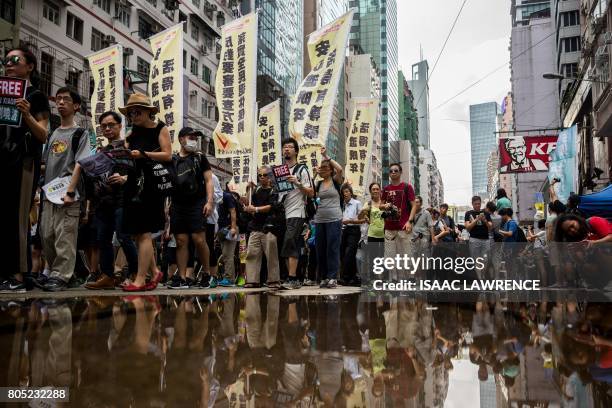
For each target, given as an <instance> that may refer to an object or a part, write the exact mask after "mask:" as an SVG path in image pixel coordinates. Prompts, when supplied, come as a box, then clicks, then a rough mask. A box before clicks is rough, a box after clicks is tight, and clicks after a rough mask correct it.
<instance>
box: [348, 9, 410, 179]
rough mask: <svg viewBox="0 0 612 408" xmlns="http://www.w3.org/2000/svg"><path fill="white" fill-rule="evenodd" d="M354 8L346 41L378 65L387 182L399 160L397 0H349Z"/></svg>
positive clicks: (384, 173)
mask: <svg viewBox="0 0 612 408" xmlns="http://www.w3.org/2000/svg"><path fill="white" fill-rule="evenodd" d="M349 7H355V8H356V9H357V12H356V16H355V18H354V21H353V26H352V27H351V33H350V37H349V38H350V40H349V45H350V46H351V48H353V49H357V48H359V49H361V50H362V51H363V52H364V53H367V54H370V55H371V56H372V58H373V59H374V61H375V62H376V66H377V67H379V68H380V82H381V111H382V171H383V177H382V180H383V183H385V184H386V183H388V180H389V177H388V175H389V174H388V171H389V163H393V162H397V161H399V146H398V144H397V143H393V142H396V141H397V140H398V135H397V132H398V93H397V90H398V80H397V71H398V53H397V2H396V0H350V1H349Z"/></svg>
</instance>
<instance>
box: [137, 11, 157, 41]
mask: <svg viewBox="0 0 612 408" xmlns="http://www.w3.org/2000/svg"><path fill="white" fill-rule="evenodd" d="M153 34H155V32H154V31H153V24H152V23H151V22H150V21H149V20H147V19H146V18H144V17H143V16H138V35H139V36H140V38H149V37H150V36H152V35H153Z"/></svg>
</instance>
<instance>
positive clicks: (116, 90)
mask: <svg viewBox="0 0 612 408" xmlns="http://www.w3.org/2000/svg"><path fill="white" fill-rule="evenodd" d="M87 60H88V61H89V67H90V68H91V76H92V77H93V80H94V92H93V95H92V96H91V111H92V115H91V124H92V127H93V129H95V133H96V143H97V144H101V143H102V142H103V141H104V142H106V139H105V138H104V137H103V136H102V129H101V128H100V125H99V119H100V115H101V114H103V113H104V112H106V111H114V112H116V111H117V107H118V106H123V47H122V46H121V45H120V44H117V45H113V46H111V47H108V48H105V49H103V50H100V51H98V52H96V53H94V54H90V55H88V56H87ZM122 133H123V132H122Z"/></svg>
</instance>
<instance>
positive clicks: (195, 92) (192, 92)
mask: <svg viewBox="0 0 612 408" xmlns="http://www.w3.org/2000/svg"><path fill="white" fill-rule="evenodd" d="M197 94H198V91H196V90H195V89H192V90H191V91H189V96H197Z"/></svg>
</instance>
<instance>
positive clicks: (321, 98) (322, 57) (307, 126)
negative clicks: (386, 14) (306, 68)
mask: <svg viewBox="0 0 612 408" xmlns="http://www.w3.org/2000/svg"><path fill="white" fill-rule="evenodd" d="M354 12H355V11H354V9H353V10H350V11H349V12H348V13H346V14H344V15H343V16H342V17H340V18H338V19H337V20H335V21H333V22H332V23H330V24H328V25H326V26H325V27H323V28H321V29H320V30H318V31H315V32H313V33H312V34H310V36H309V37H308V57H309V59H310V64H311V66H312V70H311V71H310V73H309V74H308V75H307V76H306V78H304V80H303V81H302V83H301V84H300V87H299V88H298V90H297V92H296V96H295V98H294V99H293V104H292V106H291V114H290V117H289V134H290V135H291V136H292V137H293V138H295V139H296V140H297V141H298V142H299V143H300V144H307V145H313V144H314V145H319V146H325V141H326V140H327V133H328V132H329V125H330V123H331V119H332V115H333V110H334V103H335V102H336V92H337V91H338V83H339V81H340V73H341V70H342V65H343V64H344V52H345V50H346V43H347V40H348V34H349V29H350V27H351V21H353V13H354Z"/></svg>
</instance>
